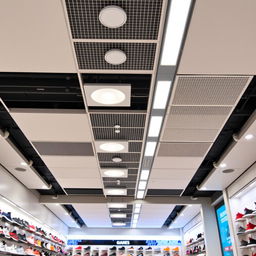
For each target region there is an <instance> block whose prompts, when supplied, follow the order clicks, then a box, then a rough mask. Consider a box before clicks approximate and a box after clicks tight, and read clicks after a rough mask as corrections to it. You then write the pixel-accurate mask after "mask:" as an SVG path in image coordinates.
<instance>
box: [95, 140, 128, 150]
mask: <svg viewBox="0 0 256 256" xmlns="http://www.w3.org/2000/svg"><path fill="white" fill-rule="evenodd" d="M124 148H125V147H124V145H122V144H120V143H116V142H107V143H103V144H101V145H100V149H101V150H103V151H107V152H119V151H122V150H124Z"/></svg>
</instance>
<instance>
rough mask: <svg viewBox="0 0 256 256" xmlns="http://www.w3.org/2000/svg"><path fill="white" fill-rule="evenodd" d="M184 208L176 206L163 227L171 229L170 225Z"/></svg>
mask: <svg viewBox="0 0 256 256" xmlns="http://www.w3.org/2000/svg"><path fill="white" fill-rule="evenodd" d="M184 207H185V206H184V205H176V206H175V207H174V209H173V210H172V212H171V213H170V215H169V216H168V217H167V219H166V221H165V222H164V225H163V227H169V225H170V224H171V223H172V222H173V221H174V220H175V218H176V217H177V215H178V214H179V213H180V212H181V211H182V210H183V208H184Z"/></svg>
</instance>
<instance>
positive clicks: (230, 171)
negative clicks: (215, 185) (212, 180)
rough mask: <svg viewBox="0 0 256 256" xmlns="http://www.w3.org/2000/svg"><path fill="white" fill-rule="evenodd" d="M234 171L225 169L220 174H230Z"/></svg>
mask: <svg viewBox="0 0 256 256" xmlns="http://www.w3.org/2000/svg"><path fill="white" fill-rule="evenodd" d="M234 171H235V170H234V169H226V170H223V171H222V172H223V173H232V172H234Z"/></svg>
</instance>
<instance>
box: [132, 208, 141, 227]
mask: <svg viewBox="0 0 256 256" xmlns="http://www.w3.org/2000/svg"><path fill="white" fill-rule="evenodd" d="M140 210H141V204H135V208H134V211H133V216H132V228H136V227H137V223H138V219H139V215H140Z"/></svg>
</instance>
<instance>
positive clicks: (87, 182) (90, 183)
mask: <svg viewBox="0 0 256 256" xmlns="http://www.w3.org/2000/svg"><path fill="white" fill-rule="evenodd" d="M57 180H58V182H59V183H60V185H61V186H62V187H63V188H88V189H89V188H102V182H101V179H100V178H98V179H97V178H96V179H89V178H60V177H57Z"/></svg>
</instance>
